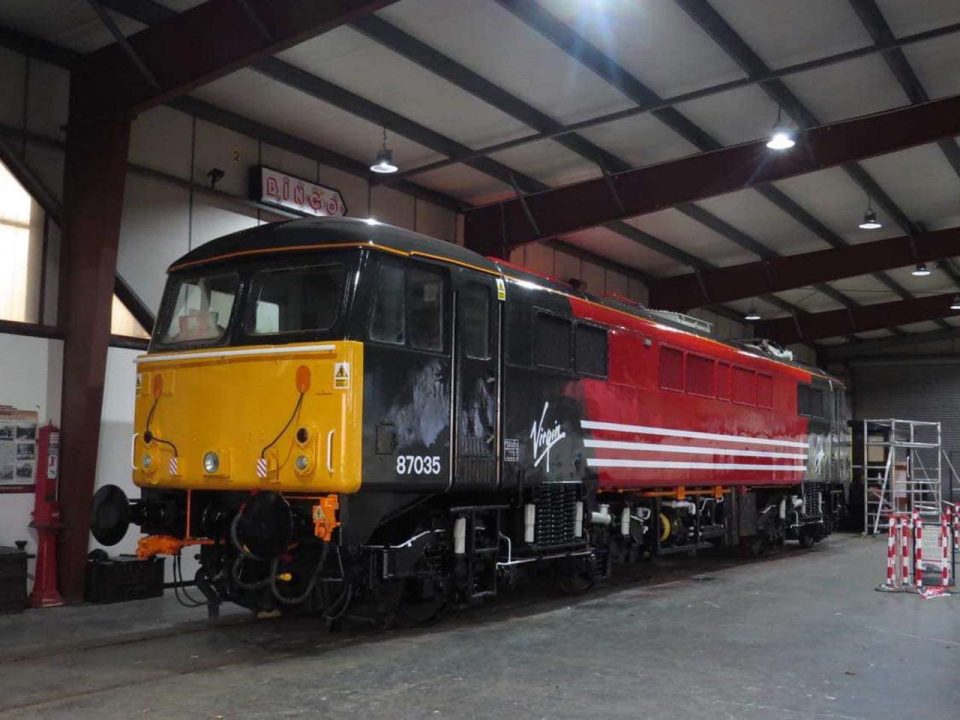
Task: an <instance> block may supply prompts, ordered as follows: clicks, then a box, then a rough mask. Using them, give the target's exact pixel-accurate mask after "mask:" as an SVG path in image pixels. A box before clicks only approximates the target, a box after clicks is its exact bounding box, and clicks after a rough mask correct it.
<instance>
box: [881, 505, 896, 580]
mask: <svg viewBox="0 0 960 720" xmlns="http://www.w3.org/2000/svg"><path fill="white" fill-rule="evenodd" d="M896 565H897V521H896V518H895V517H894V516H893V515H890V520H889V522H888V524H887V580H886V582H885V583H884V585H885V586H886V587H887V588H888V589H890V590H893V589H894V588H895V587H896V586H897V583H896V581H895V579H894V575H895V570H896Z"/></svg>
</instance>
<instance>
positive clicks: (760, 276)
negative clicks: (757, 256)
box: [649, 227, 960, 310]
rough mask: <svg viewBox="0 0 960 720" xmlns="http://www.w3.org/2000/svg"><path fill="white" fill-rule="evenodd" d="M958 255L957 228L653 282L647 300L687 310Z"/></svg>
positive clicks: (671, 307) (958, 238)
mask: <svg viewBox="0 0 960 720" xmlns="http://www.w3.org/2000/svg"><path fill="white" fill-rule="evenodd" d="M954 255H960V227H958V228H947V229H945V230H936V231H933V232H927V233H921V234H919V235H917V236H916V237H914V238H912V239H911V238H909V237H893V238H886V239H884V240H875V241H873V242H867V243H861V244H860V245H850V246H847V247H842V248H833V249H830V250H818V251H815V252H808V253H800V254H798V255H788V256H786V257H777V258H773V259H769V260H761V261H759V262H752V263H745V264H743V265H734V266H731V267H725V268H717V269H714V270H706V271H702V272H700V273H699V275H698V274H694V273H690V274H687V275H678V276H675V277H670V278H663V279H660V280H655V281H654V282H652V283H651V284H650V286H649V290H650V302H651V303H656V305H657V307H663V308H667V309H671V310H685V309H690V308H694V307H698V306H700V305H705V304H707V303H718V302H730V301H732V300H740V299H743V298H749V297H754V296H757V295H760V294H761V293H765V292H781V291H783V290H791V289H794V288H800V287H806V286H811V285H814V284H816V283H823V282H828V281H831V280H838V279H840V278H847V277H855V276H857V275H867V274H870V273H875V272H880V271H882V270H890V269H893V268H898V267H904V266H906V265H911V264H913V263H916V262H935V261H938V260H941V259H943V258H948V257H951V256H954Z"/></svg>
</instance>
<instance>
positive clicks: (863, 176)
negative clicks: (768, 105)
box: [676, 0, 922, 298]
mask: <svg viewBox="0 0 960 720" xmlns="http://www.w3.org/2000/svg"><path fill="white" fill-rule="evenodd" d="M676 2H677V4H678V5H679V6H680V7H681V8H682V9H683V10H684V11H685V12H686V13H687V14H688V15H689V16H690V17H691V18H692V19H693V21H694V22H696V23H697V24H698V25H699V26H700V28H701V29H702V30H703V31H704V32H705V33H707V35H709V36H710V37H711V38H712V39H713V40H714V42H716V43H717V45H719V46H720V47H721V48H722V49H723V50H724V52H726V53H727V55H729V56H730V58H732V59H733V60H734V61H735V62H736V63H737V64H738V65H740V67H741V68H743V70H744V71H745V72H746V73H747V75H748V76H749V77H760V76H763V75H764V74H765V73H768V72H769V71H770V68H769V67H767V65H766V63H764V62H763V60H762V59H761V58H760V56H759V55H757V53H756V52H755V51H754V50H753V48H751V47H750V46H749V45H748V44H747V43H746V42H745V41H744V40H743V38H741V37H740V35H738V34H737V32H736V31H735V30H734V29H733V28H732V27H731V26H730V24H729V23H727V21H726V20H724V19H723V17H722V16H721V15H720V13H718V12H717V11H716V10H715V9H714V8H713V6H711V5H710V3H709V2H706V0H676ZM760 88H761V89H762V90H763V91H764V92H765V93H766V94H767V95H768V96H769V97H770V99H772V100H773V101H774V102H776V103H777V104H778V105H780V106H781V107H782V108H784V109H785V110H787V112H788V114H789V115H790V116H791V117H792V118H793V119H794V120H795V121H797V123H798V125H799V126H800V127H801V128H811V127H815V126H817V125H820V124H821V123H820V121H819V120H818V119H817V117H816V116H815V115H814V114H813V113H812V112H811V111H810V110H809V108H807V107H806V106H805V105H804V104H803V103H802V102H801V101H800V99H799V98H798V97H797V96H796V95H794V94H793V92H792V91H791V90H790V89H789V88H788V87H787V86H786V84H785V83H784V82H783V81H782V80H779V79H776V80H770V81H764V82H761V83H760ZM842 167H843V170H844V172H846V173H847V175H848V176H849V177H850V178H851V179H852V180H853V181H854V182H855V183H856V184H857V185H859V186H860V188H861V189H862V190H863V191H864V192H865V193H866V194H867V195H868V196H870V197H872V198H873V200H874V202H875V203H876V205H877V206H878V207H880V208H881V209H883V210H884V211H885V212H886V213H887V214H888V215H889V216H890V217H892V218H893V220H894V222H896V223H897V225H899V226H900V229H901V230H903V232H904V233H906V234H907V235H914V234H916V233H917V232H919V231H920V230H921V229H922V228H919V227H917V226H916V225H915V224H914V223H913V222H912V221H911V220H910V219H909V218H908V217H907V216H906V214H905V213H904V212H903V210H901V209H900V207H899V206H898V205H897V204H896V203H895V202H894V201H893V199H892V198H891V197H890V196H889V195H887V193H886V192H885V191H884V190H883V188H881V187H880V185H879V184H877V182H876V181H875V180H874V179H873V178H872V177H871V176H870V174H869V173H868V172H867V171H866V170H864V168H863V167H862V166H860V165H859V164H857V163H856V162H845V163H843V165H842ZM771 189H773V190H774V191H775V192H779V191H776V190H775V188H771ZM770 199H771V200H772V201H774V202H776V198H775V197H771V198H770ZM811 229H812V228H811ZM818 234H819V233H818ZM821 237H823V236H822V235H821ZM876 278H877V280H879V281H880V282H882V283H883V284H884V285H886V286H887V287H888V288H890V289H891V290H893V291H894V292H895V293H897V294H898V295H899V296H900V297H903V298H909V297H912V295H911V294H910V293H909V292H908V291H907V290H906V289H905V288H904V287H903V286H902V285H900V284H899V283H898V282H897V281H895V280H894V279H893V278H892V277H890V276H889V275H887V274H886V273H878V274H877V275H876Z"/></svg>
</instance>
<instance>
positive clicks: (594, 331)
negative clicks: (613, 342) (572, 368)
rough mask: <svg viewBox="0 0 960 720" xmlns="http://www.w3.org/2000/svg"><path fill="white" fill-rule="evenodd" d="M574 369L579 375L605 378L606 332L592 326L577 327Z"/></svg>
mask: <svg viewBox="0 0 960 720" xmlns="http://www.w3.org/2000/svg"><path fill="white" fill-rule="evenodd" d="M575 360H576V369H577V372H578V373H580V374H581V375H593V376H595V377H606V376H607V331H606V330H604V329H603V328H598V327H594V326H592V325H577V334H576V358H575Z"/></svg>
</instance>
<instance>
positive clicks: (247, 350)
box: [93, 219, 849, 618]
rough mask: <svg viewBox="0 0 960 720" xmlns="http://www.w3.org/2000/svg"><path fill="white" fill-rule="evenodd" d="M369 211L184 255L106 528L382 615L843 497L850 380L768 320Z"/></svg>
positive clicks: (216, 576)
mask: <svg viewBox="0 0 960 720" xmlns="http://www.w3.org/2000/svg"><path fill="white" fill-rule="evenodd" d="M707 330H708V328H706V327H704V326H703V324H702V323H698V322H697V321H695V320H693V319H692V318H687V317H685V316H680V315H676V314H671V313H662V312H655V311H650V310H648V309H646V308H644V307H642V306H640V305H638V304H635V303H632V302H630V301H627V300H625V299H622V298H615V297H608V298H599V297H595V296H592V295H590V294H588V293H586V292H583V291H581V290H577V289H574V288H573V287H571V286H570V285H568V284H565V283H561V282H558V281H556V280H552V279H549V278H545V277H541V276H538V275H534V274H531V273H529V272H526V271H524V270H522V269H518V268H515V267H512V266H510V265H508V264H505V263H501V262H498V261H494V260H490V259H486V258H483V257H480V256H479V255H476V254H475V253H472V252H470V251H467V250H464V249H463V248H460V247H458V246H456V245H452V244H448V243H444V242H440V241H437V240H432V239H429V238H426V237H423V236H421V235H417V234H414V233H411V232H407V231H404V230H400V229H397V228H393V227H389V226H386V225H382V224H374V223H371V222H367V221H360V220H345V219H316V220H298V221H293V222H288V223H282V224H275V225H265V226H261V227H259V228H256V229H252V230H248V231H244V232H241V233H237V234H234V235H230V236H227V237H224V238H221V239H219V240H215V241H213V242H210V243H208V244H206V245H203V246H202V247H200V248H198V249H196V250H194V251H192V252H191V253H189V254H188V255H186V256H184V257H183V258H181V259H180V260H178V261H177V262H176V263H174V265H173V266H172V267H171V269H170V274H169V280H168V285H167V291H166V295H165V298H164V301H163V305H162V308H161V311H160V315H159V317H158V322H157V329H156V331H155V334H154V337H153V339H152V342H151V346H150V350H149V352H148V353H147V354H146V355H144V356H142V357H141V358H140V360H139V367H138V370H139V374H138V396H137V415H136V416H137V420H136V425H137V426H136V428H135V431H136V434H135V436H134V439H133V442H134V460H135V462H134V466H135V469H134V480H135V482H136V484H137V485H138V486H139V487H140V488H141V489H142V495H141V497H140V498H138V499H135V500H132V501H129V502H128V501H126V499H125V498H123V497H122V495H121V494H119V493H118V492H117V491H116V490H115V489H112V490H101V492H100V493H98V496H97V498H96V500H95V506H94V516H93V527H94V532H95V535H96V536H97V537H98V538H100V539H102V540H108V541H116V539H118V538H119V537H120V536H122V534H123V531H124V530H125V529H126V526H127V523H128V522H131V521H132V522H135V523H137V524H139V525H140V526H141V529H142V531H143V532H144V533H145V535H144V537H143V538H142V539H141V541H140V553H141V555H142V556H145V557H146V556H150V555H155V554H159V553H170V554H174V555H177V554H179V553H181V552H186V551H187V550H186V549H187V548H195V550H197V551H198V552H199V557H200V560H201V569H200V571H199V573H198V576H197V582H198V584H199V585H200V587H201V588H202V589H203V590H204V592H205V593H206V594H207V596H208V597H209V598H210V599H212V600H214V601H221V600H228V601H235V602H239V603H241V604H244V605H247V606H250V607H254V608H258V609H272V608H279V607H284V606H302V607H307V608H313V609H319V610H322V611H323V612H324V613H326V615H327V616H328V617H329V618H336V617H338V616H339V615H340V614H342V613H344V612H346V610H347V608H349V607H356V606H358V605H367V606H368V607H371V608H375V609H376V610H377V611H379V612H381V613H382V614H384V615H386V616H390V615H391V614H392V613H394V612H396V611H397V609H398V608H410V607H416V606H420V607H424V608H431V607H435V606H439V605H443V604H446V603H458V602H466V601H470V600H473V599H476V598H479V597H483V596H486V595H492V594H495V593H496V592H497V591H498V590H499V589H500V588H502V587H503V586H504V585H508V584H510V583H512V582H514V581H516V580H518V579H520V578H523V577H543V576H547V575H552V576H556V577H560V578H562V579H564V580H565V581H567V582H569V583H571V584H574V585H588V584H590V583H592V582H594V581H596V580H598V579H600V578H603V577H604V576H606V575H607V574H609V573H610V571H611V568H612V567H613V566H614V565H615V564H617V563H621V562H629V561H634V560H638V559H640V558H642V557H645V556H649V555H655V554H657V553H662V552H668V551H671V550H673V549H678V548H679V549H682V550H690V549H695V548H699V547H702V546H707V545H719V544H725V545H737V544H742V545H745V546H747V547H749V548H751V549H752V550H754V551H758V550H761V549H762V548H763V547H764V546H766V545H776V544H780V543H782V542H784V541H785V540H797V541H799V542H800V543H801V544H804V545H809V544H811V543H813V542H814V541H816V540H817V539H819V538H821V537H823V536H824V535H826V534H827V533H829V532H830V530H831V529H832V527H833V524H834V521H835V519H836V517H837V515H838V513H839V512H840V510H841V509H842V506H843V502H844V493H845V491H846V487H847V483H848V479H849V478H848V476H849V465H848V462H849V461H848V458H847V452H848V445H849V442H848V438H847V430H846V409H845V397H844V388H843V386H842V385H841V384H840V383H839V382H837V380H835V379H833V378H831V377H829V376H828V375H826V374H824V373H822V372H820V371H819V370H816V369H814V368H810V367H805V366H803V365H800V364H798V363H795V362H793V361H792V360H791V359H790V356H789V354H788V353H785V352H783V351H781V350H779V349H777V348H775V347H772V346H769V345H767V344H765V343H761V342H740V343H729V342H721V341H718V340H716V339H714V338H712V337H710V336H709V333H708V332H707Z"/></svg>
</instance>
